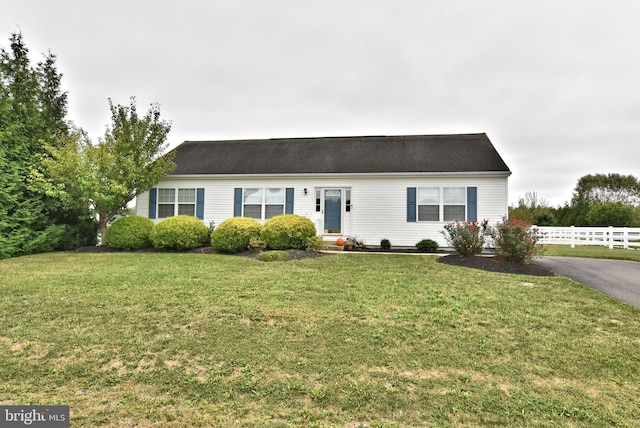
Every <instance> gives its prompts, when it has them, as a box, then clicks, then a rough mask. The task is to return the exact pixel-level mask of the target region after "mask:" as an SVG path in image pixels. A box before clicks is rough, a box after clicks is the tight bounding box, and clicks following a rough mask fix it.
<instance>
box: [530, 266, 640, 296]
mask: <svg viewBox="0 0 640 428" xmlns="http://www.w3.org/2000/svg"><path fill="white" fill-rule="evenodd" d="M535 263H536V264H538V265H540V266H545V267H547V268H549V269H551V270H552V271H554V272H555V273H556V274H558V275H561V276H566V277H567V278H571V279H573V280H575V281H578V282H581V283H583V284H585V285H587V286H589V287H591V288H594V289H596V290H598V291H601V292H603V293H605V294H608V295H609V296H611V297H615V298H616V299H618V300H622V301H623V302H627V303H630V304H632V305H633V306H636V307H640V262H632V261H628V260H605V259H589V258H580V257H543V258H541V259H538V260H536V261H535Z"/></svg>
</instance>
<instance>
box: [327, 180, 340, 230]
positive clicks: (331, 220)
mask: <svg viewBox="0 0 640 428" xmlns="http://www.w3.org/2000/svg"><path fill="white" fill-rule="evenodd" d="M324 233H342V190H340V189H325V191H324Z"/></svg>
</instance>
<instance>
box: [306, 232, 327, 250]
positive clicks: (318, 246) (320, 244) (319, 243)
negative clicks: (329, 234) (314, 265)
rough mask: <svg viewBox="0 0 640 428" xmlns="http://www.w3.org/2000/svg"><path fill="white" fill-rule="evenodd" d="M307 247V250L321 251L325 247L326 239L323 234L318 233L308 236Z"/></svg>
mask: <svg viewBox="0 0 640 428" xmlns="http://www.w3.org/2000/svg"><path fill="white" fill-rule="evenodd" d="M305 248H306V249H307V251H320V250H322V249H323V248H324V239H322V236H317V235H314V236H312V237H310V238H307V243H306V245H305Z"/></svg>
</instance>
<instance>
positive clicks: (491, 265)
mask: <svg viewBox="0 0 640 428" xmlns="http://www.w3.org/2000/svg"><path fill="white" fill-rule="evenodd" d="M77 251H78V252H80V253H120V252H127V250H121V249H118V248H111V247H107V246H95V247H82V248H79V249H78V250H77ZM213 251H214V249H213V247H199V248H195V249H193V250H185V251H168V250H158V249H155V248H143V249H141V250H135V251H129V252H134V253H169V252H178V253H179V252H182V253H199V254H209V253H212V252H213ZM286 251H287V253H289V260H303V259H311V258H315V257H322V256H326V255H328V254H327V253H321V252H317V251H304V250H286ZM354 251H360V250H354ZM370 251H376V252H388V253H389V254H393V253H397V252H402V253H418V251H416V250H404V251H401V250H395V251H394V250H389V251H381V250H380V249H377V250H374V249H371V250H370ZM437 253H442V254H443V256H442V257H440V258H438V262H439V263H444V264H447V265H452V266H461V267H466V268H472V269H480V270H485V271H489V272H499V273H510V274H518V275H533V276H553V275H555V273H554V272H553V271H551V270H549V269H547V268H545V267H543V266H540V265H537V264H536V263H535V262H534V263H530V264H528V265H522V264H518V263H510V262H505V261H502V260H499V259H496V258H495V257H493V256H471V257H462V256H460V255H458V254H451V253H450V252H445V251H442V250H441V251H438V252H436V254H437ZM234 255H236V256H240V257H248V258H252V259H257V258H258V257H259V256H260V254H259V253H256V252H253V251H244V252H241V253H236V254H234Z"/></svg>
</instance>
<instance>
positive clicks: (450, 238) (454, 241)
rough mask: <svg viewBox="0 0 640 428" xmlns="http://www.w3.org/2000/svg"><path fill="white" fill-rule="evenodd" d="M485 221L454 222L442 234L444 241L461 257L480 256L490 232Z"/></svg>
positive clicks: (447, 225)
mask: <svg viewBox="0 0 640 428" xmlns="http://www.w3.org/2000/svg"><path fill="white" fill-rule="evenodd" d="M488 223H489V222H488V221H487V220H484V221H483V222H482V223H478V222H477V221H467V222H464V223H461V222H458V221H456V222H454V223H449V224H446V225H445V226H444V230H443V231H442V234H443V235H444V239H445V240H446V241H447V243H448V244H449V245H451V246H452V247H453V249H454V250H456V252H457V253H458V254H460V255H461V256H472V255H474V254H480V253H481V252H482V249H483V248H484V243H485V236H486V235H487V233H488V232H489V228H488V227H487V224H488Z"/></svg>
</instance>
